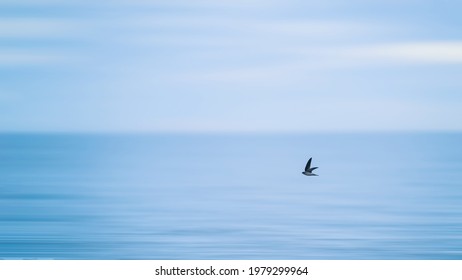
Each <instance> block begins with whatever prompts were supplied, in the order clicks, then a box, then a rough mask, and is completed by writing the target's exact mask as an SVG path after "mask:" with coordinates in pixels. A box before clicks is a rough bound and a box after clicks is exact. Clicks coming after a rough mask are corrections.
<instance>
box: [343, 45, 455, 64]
mask: <svg viewBox="0 0 462 280" xmlns="http://www.w3.org/2000/svg"><path fill="white" fill-rule="evenodd" d="M338 52H339V53H341V54H342V55H343V56H344V57H347V58H353V59H360V60H363V61H371V62H372V63H392V64H409V63H417V64H461V63H462V41H430V42H404V43H389V44H379V45H369V46H357V47H352V48H345V49H343V50H342V49H340V50H338Z"/></svg>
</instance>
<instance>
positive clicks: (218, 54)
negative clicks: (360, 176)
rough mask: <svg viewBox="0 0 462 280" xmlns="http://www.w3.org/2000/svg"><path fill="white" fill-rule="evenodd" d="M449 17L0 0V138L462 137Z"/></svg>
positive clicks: (423, 4)
mask: <svg viewBox="0 0 462 280" xmlns="http://www.w3.org/2000/svg"><path fill="white" fill-rule="evenodd" d="M461 10H462V2H460V1H455V0H451V1H425V0H423V1H417V0H401V1H398V0H390V1H365V0H352V1H340V0H327V1H310V0H308V1H301V0H285V1H282V0H266V1H262V0H247V1H244V0H234V1H230V0H229V1H228V0H224V1H212V0H197V1H182V0H151V1H149V0H130V1H129V0H114V1H106V2H105V3H95V2H94V1H88V0H79V1H77V0H66V1H64V0H0V131H71V132H72V131H76V132H78V131H89V132H104V131H143V132H145V131H146V132H149V131H153V132H156V131H188V132H189V131H213V132H235V131H244V132H253V131H255V132H260V131H262V132H268V131H269V132H285V131H296V132H311V131H390V130H393V131H395V130H397V131H408V130H461V129H462V94H461V92H462V28H461V26H462V17H461V16H460V11H461Z"/></svg>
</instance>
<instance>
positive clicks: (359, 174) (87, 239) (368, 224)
mask: <svg viewBox="0 0 462 280" xmlns="http://www.w3.org/2000/svg"><path fill="white" fill-rule="evenodd" d="M461 145H462V134H450V133H447V134H424V133H416V134H313V135H186V134H185V135H180V134H178V135H84V134H82V135H79V134H74V135H53V134H1V135H0V258H4V259H10V258H32V259H34V258H55V259H462V148H461ZM311 156H312V157H313V165H314V166H319V169H318V170H316V171H317V172H316V173H318V174H319V175H320V176H319V177H306V176H303V175H302V174H301V172H302V171H303V168H304V165H305V163H306V160H307V159H308V158H309V157H311Z"/></svg>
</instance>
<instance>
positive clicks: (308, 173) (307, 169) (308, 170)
mask: <svg viewBox="0 0 462 280" xmlns="http://www.w3.org/2000/svg"><path fill="white" fill-rule="evenodd" d="M311 159H313V158H310V159H309V160H308V162H307V163H306V166H305V171H303V172H302V173H303V175H306V176H318V175H317V174H314V173H312V172H313V170H315V169H316V168H317V167H311Z"/></svg>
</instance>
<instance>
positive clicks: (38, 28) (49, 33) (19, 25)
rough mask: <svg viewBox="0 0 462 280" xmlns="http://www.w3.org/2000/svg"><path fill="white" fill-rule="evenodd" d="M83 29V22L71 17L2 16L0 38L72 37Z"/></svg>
mask: <svg viewBox="0 0 462 280" xmlns="http://www.w3.org/2000/svg"><path fill="white" fill-rule="evenodd" d="M82 29H83V25H82V23H80V22H78V21H73V20H70V19H51V18H1V19H0V38H26V39H27V38H34V39H36V38H50V37H53V38H54V37H64V36H65V37H71V36H75V35H76V33H78V32H79V31H81V30H82Z"/></svg>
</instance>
